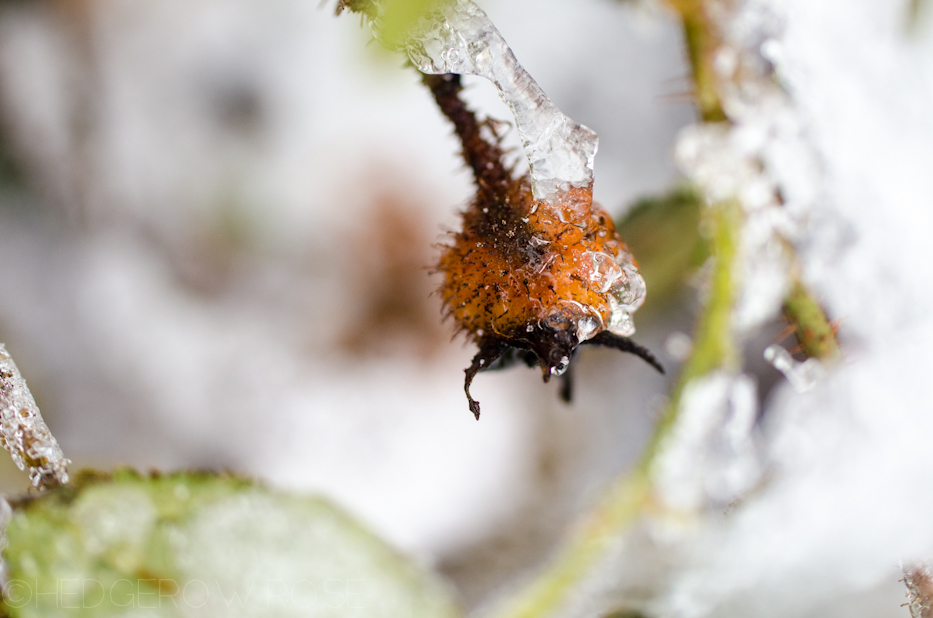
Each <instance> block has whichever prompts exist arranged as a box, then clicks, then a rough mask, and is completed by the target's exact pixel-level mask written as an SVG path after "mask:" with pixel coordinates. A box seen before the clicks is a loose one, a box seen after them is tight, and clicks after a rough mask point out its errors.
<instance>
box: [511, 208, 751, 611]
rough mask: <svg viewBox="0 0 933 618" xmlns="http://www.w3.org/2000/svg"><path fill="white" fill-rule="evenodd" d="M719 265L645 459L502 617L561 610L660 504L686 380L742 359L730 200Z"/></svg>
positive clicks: (718, 244)
mask: <svg viewBox="0 0 933 618" xmlns="http://www.w3.org/2000/svg"><path fill="white" fill-rule="evenodd" d="M708 215H709V218H710V224H711V225H710V227H711V228H712V234H711V238H710V248H711V252H712V255H713V260H714V262H713V271H712V278H711V281H710V289H709V296H708V297H707V299H706V303H705V306H704V309H703V313H702V314H701V315H700V318H699V321H698V322H697V327H696V339H695V344H694V349H693V353H692V354H691V356H690V359H689V360H688V361H687V363H686V365H685V366H684V370H683V373H682V374H681V376H680V379H679V380H678V382H677V386H676V387H675V388H674V391H673V393H672V395H671V400H670V403H669V405H668V406H667V409H666V411H665V413H664V416H663V417H662V418H661V420H660V422H659V423H658V424H657V426H656V427H655V431H654V435H653V436H652V438H651V441H650V442H649V443H648V447H647V449H646V450H645V453H644V455H643V456H642V460H641V462H640V463H639V465H638V466H637V467H636V468H635V469H634V470H633V471H632V472H631V473H630V474H628V475H627V476H625V477H624V478H622V479H621V480H619V481H617V482H616V483H614V484H613V485H612V486H611V487H610V488H609V490H608V491H607V492H606V494H605V495H604V496H603V498H602V500H601V501H600V503H599V504H598V505H597V507H596V508H595V509H594V510H593V511H592V512H591V513H590V514H589V515H588V517H587V518H586V519H585V520H584V521H583V522H582V524H581V525H580V526H579V527H578V528H577V529H576V530H575V531H574V533H573V534H572V536H571V538H570V539H569V540H568V542H567V543H566V545H565V546H564V548H563V549H562V550H561V551H560V553H559V554H558V555H557V557H556V558H555V560H554V561H553V562H552V564H551V566H550V567H548V568H547V569H546V570H545V571H544V572H543V573H542V574H541V575H540V576H539V577H538V578H537V579H536V580H534V581H533V582H532V583H531V584H530V585H529V586H527V587H526V588H524V589H523V590H521V591H520V592H519V594H518V595H517V596H515V597H513V598H512V599H511V600H510V601H509V602H508V603H507V604H506V605H505V606H503V607H502V608H500V609H499V611H497V612H495V613H494V614H493V615H494V616H497V617H499V618H545V617H547V616H552V615H554V614H555V613H556V612H557V611H558V610H559V609H560V608H561V607H562V606H563V605H564V604H565V603H566V602H567V601H568V600H569V599H570V597H571V596H572V595H573V593H574V591H575V590H577V589H579V587H580V584H581V583H583V582H584V581H585V580H586V578H587V577H589V576H590V575H593V574H594V573H596V571H597V570H598V567H599V565H600V562H601V561H602V560H603V559H604V558H607V557H608V556H609V555H610V552H611V551H612V549H613V548H614V547H616V546H617V542H618V541H619V539H620V538H621V537H622V536H623V535H624V534H625V532H626V531H627V530H628V529H629V528H630V526H631V524H632V522H634V521H635V520H636V519H637V518H638V517H639V516H640V515H642V514H645V513H647V512H650V511H652V510H654V509H656V508H660V507H659V506H658V505H657V504H656V502H655V500H654V495H653V491H652V487H651V472H652V470H651V469H652V466H653V464H654V462H655V461H656V460H657V458H658V455H659V454H660V452H661V450H662V448H661V446H662V445H663V443H664V440H665V438H666V437H667V436H668V435H669V434H670V431H671V429H672V428H673V426H674V424H675V422H676V420H677V414H678V412H679V410H680V397H681V394H682V393H683V390H684V387H685V386H686V385H687V383H688V382H690V381H691V380H693V379H694V378H697V377H700V376H703V375H705V374H707V373H709V372H710V371H713V370H715V369H719V368H731V367H734V366H735V365H736V364H737V363H738V352H737V349H736V344H735V341H734V339H733V336H732V329H731V325H730V315H731V312H732V307H733V305H734V303H735V295H736V280H735V275H734V272H735V265H736V260H737V257H738V241H739V231H740V229H741V225H742V209H741V206H740V205H739V204H738V202H735V201H726V202H722V203H719V204H714V205H712V206H710V207H709V211H708Z"/></svg>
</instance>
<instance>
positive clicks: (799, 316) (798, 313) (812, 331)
mask: <svg viewBox="0 0 933 618" xmlns="http://www.w3.org/2000/svg"><path fill="white" fill-rule="evenodd" d="M784 316H785V317H786V318H787V321H788V322H790V323H791V324H793V325H794V326H795V327H796V329H797V330H796V333H795V334H796V336H797V342H798V343H799V344H800V347H801V348H802V351H803V353H804V354H806V355H807V357H809V358H819V359H822V360H832V359H834V358H836V357H837V356H838V355H839V342H838V341H837V339H836V329H835V327H834V326H833V324H832V323H831V322H830V321H829V320H828V319H827V318H826V313H825V312H824V311H823V308H822V307H821V306H820V304H819V303H818V302H817V301H816V299H815V298H813V296H812V295H811V294H810V292H809V290H807V288H805V287H804V285H803V284H802V283H800V282H799V281H796V282H795V283H794V285H793V286H792V287H791V290H790V292H789V293H788V294H787V298H786V299H785V300H784Z"/></svg>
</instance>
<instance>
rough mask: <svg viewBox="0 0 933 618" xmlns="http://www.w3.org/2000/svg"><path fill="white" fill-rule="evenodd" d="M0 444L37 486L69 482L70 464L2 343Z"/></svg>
mask: <svg viewBox="0 0 933 618" xmlns="http://www.w3.org/2000/svg"><path fill="white" fill-rule="evenodd" d="M0 444H2V445H3V448H5V449H6V450H7V451H8V452H9V453H10V456H11V457H12V458H13V462H14V463H15V464H16V467H18V468H19V469H20V470H26V468H29V478H30V480H32V484H33V486H34V487H52V486H54V485H59V484H64V483H67V482H68V469H67V468H68V464H70V463H71V462H70V461H69V460H67V459H65V456H64V454H63V453H62V450H61V448H59V446H58V442H56V440H55V438H54V437H53V436H52V433H51V432H50V431H49V428H48V427H47V426H46V424H45V421H43V420H42V415H41V414H39V408H38V407H37V406H36V402H35V400H34V399H33V398H32V393H30V392H29V388H27V386H26V381H25V380H23V377H22V376H21V375H20V373H19V369H17V368H16V363H14V362H13V359H12V358H11V357H10V355H9V353H7V351H6V348H5V347H4V346H3V344H0Z"/></svg>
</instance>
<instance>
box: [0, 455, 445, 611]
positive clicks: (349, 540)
mask: <svg viewBox="0 0 933 618" xmlns="http://www.w3.org/2000/svg"><path fill="white" fill-rule="evenodd" d="M6 537H7V541H8V546H7V548H6V551H5V558H6V565H7V578H6V582H5V585H4V593H5V594H4V604H3V611H5V612H6V614H7V615H8V616H10V617H15V618H19V617H33V616H35V617H40V616H41V617H43V618H55V617H57V616H62V617H64V616H68V617H69V618H92V617H93V618H96V617H103V616H152V617H156V616H159V617H162V616H164V617H170V616H171V617H174V616H179V617H181V616H185V617H195V616H197V617H200V616H217V617H225V618H227V617H229V618H235V617H238V616H257V617H259V616H263V617H275V616H283V617H285V616H287V617H298V616H301V617H327V616H340V617H351V616H360V617H363V616H366V617H372V616H380V617H385V618H392V617H394V616H399V617H402V616H403V617H405V618H419V617H422V616H424V617H431V618H446V617H453V616H458V615H459V611H458V609H457V607H456V604H455V603H454V602H453V601H452V599H451V596H450V593H449V591H448V590H447V588H446V587H445V586H444V585H443V584H442V583H441V582H440V581H439V580H437V579H436V578H434V577H433V576H431V575H430V574H428V573H426V572H424V571H423V570H421V569H419V568H417V567H415V566H413V565H411V564H410V563H409V562H407V561H406V560H405V559H403V558H402V557H401V556H400V555H399V554H397V553H396V552H395V551H393V550H392V549H390V548H389V547H388V546H387V545H386V544H385V543H383V542H382V541H380V540H379V539H377V538H376V537H375V536H373V535H372V534H370V533H369V532H367V531H366V530H365V529H364V528H362V527H361V526H360V525H359V524H357V523H356V522H355V521H353V520H352V519H351V518H350V517H348V516H347V515H346V514H344V513H342V512H341V511H339V510H338V509H336V508H335V507H334V506H333V505H331V504H330V503H328V502H327V501H325V500H322V499H320V498H314V497H304V496H296V495H290V494H286V493H282V492H277V491H273V490H271V489H268V488H266V487H263V486H261V485H258V484H255V483H252V482H249V481H246V480H243V479H240V478H237V477H233V476H224V475H215V474H209V473H174V474H169V475H151V476H144V475H140V474H138V473H136V472H131V471H119V472H116V473H115V474H114V475H112V476H104V475H97V474H87V473H85V474H82V475H81V476H79V478H78V479H76V481H75V484H74V485H73V486H71V487H66V488H62V489H59V490H54V491H50V492H48V493H45V494H43V495H41V496H39V497H35V498H30V499H26V500H23V501H20V502H15V503H14V504H13V515H12V519H11V521H10V523H9V526H8V527H7V531H6Z"/></svg>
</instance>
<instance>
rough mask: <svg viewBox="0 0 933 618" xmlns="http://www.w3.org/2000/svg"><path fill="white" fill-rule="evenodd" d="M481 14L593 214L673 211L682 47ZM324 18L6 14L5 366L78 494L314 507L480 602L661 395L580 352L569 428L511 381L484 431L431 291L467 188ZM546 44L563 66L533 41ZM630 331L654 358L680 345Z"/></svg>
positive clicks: (56, 8)
mask: <svg viewBox="0 0 933 618" xmlns="http://www.w3.org/2000/svg"><path fill="white" fill-rule="evenodd" d="M483 5H484V7H485V8H486V9H487V10H488V11H489V13H490V15H491V17H492V19H493V20H494V21H495V23H496V24H497V25H498V27H499V28H500V29H501V31H502V32H503V33H504V35H505V36H506V38H507V39H508V41H509V42H510V44H511V45H512V47H513V49H514V50H515V52H516V54H517V55H518V57H519V59H520V60H521V61H522V62H523V63H524V64H525V66H526V68H527V69H528V70H529V71H530V72H531V73H532V75H534V77H535V78H536V79H537V80H538V81H539V83H541V85H542V86H543V88H544V89H545V91H546V92H548V93H549V95H550V96H551V97H552V98H553V99H554V100H555V101H556V102H557V104H558V105H559V106H561V108H562V109H563V110H564V111H565V112H566V113H567V114H569V115H570V116H571V117H572V118H574V119H577V120H579V121H581V122H584V123H586V124H587V125H589V126H590V127H593V128H594V129H595V130H596V131H598V132H599V135H600V140H601V143H600V152H599V156H598V159H597V174H598V181H597V194H598V199H600V200H601V201H602V202H603V203H604V204H605V205H606V206H607V207H608V208H610V209H611V210H612V211H613V212H615V213H621V211H622V209H623V207H624V206H625V205H627V204H628V203H629V202H631V201H632V200H633V198H635V197H636V196H640V195H643V194H649V193H655V192H659V191H663V190H665V189H666V188H667V187H669V186H670V185H671V183H672V182H673V180H674V178H675V171H674V166H673V161H672V157H671V144H672V142H673V140H674V137H675V135H676V132H677V130H678V129H679V128H680V127H681V126H683V125H685V124H687V123H688V122H690V120H691V119H692V117H693V112H692V109H691V107H690V105H689V100H688V99H687V97H685V96H683V94H682V93H683V92H684V91H686V90H687V89H688V85H689V81H688V72H687V68H686V66H685V64H684V59H683V53H682V50H681V43H680V33H679V29H678V28H677V26H676V24H675V23H674V22H673V21H671V20H670V19H669V18H666V17H665V16H664V15H663V14H662V13H660V12H658V13H657V14H648V13H645V12H643V11H636V10H633V9H632V8H631V7H625V6H620V5H618V4H615V3H613V2H609V1H607V0H588V1H586V2H575V3H568V2H562V1H557V0H555V1H552V2H548V3H546V4H541V3H540V2H538V1H534V2H533V1H530V0H523V1H513V0H509V1H502V2H487V3H483ZM333 8H334V6H333V4H332V3H329V4H328V3H325V4H324V5H323V6H321V5H320V4H319V3H318V2H317V0H313V1H306V0H275V1H273V2H269V1H267V0H159V1H158V2H152V1H150V0H90V1H73V0H63V1H60V2H58V1H56V2H4V3H3V5H2V12H0V109H2V140H3V141H2V146H3V148H4V155H5V161H6V162H7V165H6V167H5V171H6V175H5V176H4V186H3V190H2V195H0V264H2V265H3V266H2V268H0V340H2V341H4V342H5V343H6V344H7V348H8V350H9V351H10V353H11V354H12V355H13V356H14V358H15V359H16V361H17V363H18V364H19V366H20V369H21V370H22V371H23V373H24V375H25V376H26V377H27V380H28V382H29V384H30V387H31V389H32V390H33V393H34V394H35V397H36V399H37V401H38V404H39V406H40V408H41V410H42V412H43V415H44V416H45V418H46V420H47V422H48V423H49V424H50V426H51V427H52V429H53V432H54V433H55V435H56V437H57V438H58V440H59V442H60V443H61V445H62V448H63V449H64V450H65V452H66V454H67V455H68V456H69V457H70V458H71V459H73V460H74V461H75V466H74V467H75V468H77V467H80V466H94V467H101V468H110V467H112V466H113V465H115V464H130V465H133V466H137V467H140V468H144V469H145V468H148V467H150V466H154V467H157V468H160V469H172V468H179V467H209V468H230V469H233V470H236V471H240V472H243V473H246V474H250V475H255V476H256V477H258V478H260V479H264V480H266V481H268V482H269V483H271V484H273V485H276V486H281V487H286V488H294V489H301V490H307V491H321V492H323V493H325V494H326V495H329V496H331V497H333V498H334V499H336V500H337V501H338V502H339V503H341V504H342V505H344V506H345V507H346V508H348V509H349V510H350V511H351V512H353V513H354V514H356V515H357V516H359V517H360V518H361V519H362V520H363V521H364V522H366V523H368V524H369V525H370V526H371V527H372V528H373V529H374V530H375V531H376V532H377V533H379V534H381V535H382V536H383V537H384V538H386V539H387V540H389V541H390V542H392V543H394V544H395V545H397V546H398V547H400V548H402V549H404V550H405V551H407V552H410V553H412V554H414V555H416V556H417V557H419V558H420V559H422V560H424V561H426V562H429V563H433V564H437V565H439V566H440V567H441V568H442V569H444V570H446V571H447V572H449V573H451V574H452V575H453V576H454V578H455V579H456V580H457V581H460V582H462V585H463V589H464V594H465V596H466V598H467V599H469V600H474V599H477V598H479V597H480V596H482V595H483V594H485V593H486V592H487V591H488V590H490V589H491V588H492V587H493V586H495V585H497V584H498V583H501V581H502V580H503V578H504V577H506V576H507V575H510V574H514V573H515V572H517V570H519V569H520V568H522V567H525V566H529V565H531V564H533V563H534V562H536V561H537V560H539V559H540V558H541V557H542V556H543V555H544V554H545V553H546V552H547V551H548V549H549V548H550V547H551V546H552V544H553V543H554V542H556V540H557V539H558V538H559V536H560V530H561V529H562V527H563V525H564V524H566V522H567V521H568V519H569V518H570V517H571V516H572V514H573V513H575V512H576V510H577V509H578V508H579V507H581V506H582V505H583V504H585V501H586V499H587V498H588V497H591V496H592V494H593V492H595V491H596V490H597V489H598V488H599V486H600V485H601V482H602V481H604V480H605V479H607V478H610V477H611V476H613V475H614V474H615V473H617V472H619V471H620V470H622V469H624V468H625V467H626V465H627V464H628V463H630V462H631V461H633V460H634V459H635V458H636V457H637V456H638V454H639V449H640V446H641V443H642V442H643V441H644V439H645V437H646V436H647V435H648V433H649V432H650V429H651V425H652V422H653V418H654V413H655V412H656V410H657V408H658V406H659V399H658V398H659V397H660V396H662V395H663V394H664V392H665V391H666V383H665V381H664V379H663V378H661V377H660V376H656V375H654V372H652V371H651V370H650V369H649V368H647V367H645V366H642V364H641V363H640V361H638V359H636V358H634V357H631V358H627V357H624V356H622V355H620V354H617V353H612V352H608V351H605V352H604V351H600V350H590V351H587V353H586V354H584V355H583V358H582V363H581V365H580V371H579V372H578V373H579V379H578V389H577V392H578V396H577V398H576V401H575V403H574V404H573V405H572V406H566V405H564V404H562V403H560V402H559V401H558V400H557V397H556V390H555V388H554V385H553V384H552V385H547V386H546V385H543V384H542V383H541V380H540V375H539V373H538V372H536V371H526V370H521V369H515V370H512V371H508V372H503V373H499V374H484V375H482V376H481V377H480V379H479V380H478V381H477V384H476V391H475V392H476V393H477V396H478V397H479V398H480V399H481V400H482V401H483V403H484V409H485V410H486V413H485V414H484V417H483V420H482V422H480V423H477V422H476V421H475V420H473V418H472V415H471V414H470V413H469V410H468V409H467V405H466V399H465V397H464V395H463V386H462V384H463V369H464V367H466V366H467V365H468V364H469V359H470V358H471V357H472V354H473V350H471V349H469V347H467V346H465V345H464V344H463V342H462V340H461V339H457V340H455V341H453V342H451V334H452V326H451V325H450V324H449V323H447V324H442V323H441V321H440V307H439V303H438V301H437V298H436V297H431V296H430V293H431V291H432V289H433V287H434V285H435V283H434V282H433V281H432V280H431V278H430V276H429V274H428V272H427V270H428V267H429V266H430V265H431V263H432V261H433V260H434V259H435V249H434V247H433V244H434V243H436V242H438V241H439V239H440V238H441V235H442V233H443V230H444V229H450V228H452V227H453V226H454V225H455V224H456V216H455V213H456V211H457V209H458V208H459V207H460V206H462V205H464V204H465V202H466V200H467V199H468V197H469V195H470V193H471V188H470V177H469V175H468V174H467V172H466V171H465V170H464V169H462V164H461V162H460V160H459V159H458V154H457V153H458V149H459V146H458V144H457V142H456V139H455V138H454V137H453V136H452V134H451V130H450V128H449V127H448V125H447V124H446V121H445V120H444V119H443V118H442V117H441V116H440V114H439V113H438V112H437V110H436V108H435V106H434V103H433V101H432V99H431V97H430V95H429V94H428V93H427V91H426V90H425V89H424V88H423V87H421V85H420V84H419V83H418V76H417V75H416V73H415V72H414V71H413V70H412V69H409V68H404V67H403V66H402V64H403V59H402V58H401V56H398V55H392V54H389V53H388V52H386V51H384V50H383V49H381V48H380V47H379V46H378V45H376V44H368V43H369V41H370V38H371V37H370V34H369V30H368V28H367V27H361V25H360V22H359V19H358V18H357V17H356V16H349V17H348V16H344V17H342V18H339V19H338V18H335V17H334V16H333ZM554 24H561V27H562V28H563V29H564V32H563V34H562V43H561V45H560V46H555V45H554V44H553V42H552V40H550V39H549V38H547V37H542V36H540V33H541V32H544V31H547V30H549V29H551V28H553V27H554ZM469 83H470V84H472V86H471V89H470V91H469V96H470V99H471V100H472V101H474V103H475V104H476V105H477V106H478V107H480V108H481V109H482V110H483V111H484V113H488V114H490V115H493V116H495V117H498V118H501V119H504V120H507V119H508V118H509V116H508V111H507V109H506V108H505V107H504V105H502V104H501V102H499V100H498V98H497V96H496V94H495V91H494V90H493V88H492V86H491V85H490V84H488V83H485V82H482V80H478V79H476V80H473V81H471V82H469ZM511 139H513V140H514V136H511ZM516 158H517V155H516ZM687 313H689V312H687ZM641 324H642V325H643V329H642V330H641V331H640V332H639V340H640V341H642V342H643V343H645V344H648V345H650V346H651V347H653V348H654V349H656V350H659V351H660V350H662V349H663V345H662V341H663V333H664V331H666V330H667V329H668V328H669V326H668V325H667V324H665V325H664V327H663V328H662V327H658V328H653V327H652V326H651V320H650V319H649V318H648V317H647V316H646V318H645V319H644V320H642V322H641ZM681 328H682V329H686V330H689V321H686V322H684V324H683V325H682V326H681ZM3 465H4V466H6V468H7V469H11V466H8V465H7V464H6V463H4V464H3ZM4 479H5V480H4V483H5V485H6V486H5V489H6V490H8V491H9V490H12V489H14V488H16V487H17V486H18V484H19V485H21V483H22V482H21V480H20V476H19V475H18V474H16V475H14V474H13V473H12V471H11V472H10V473H8V474H6V475H5V476H4Z"/></svg>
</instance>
